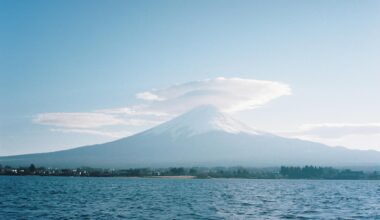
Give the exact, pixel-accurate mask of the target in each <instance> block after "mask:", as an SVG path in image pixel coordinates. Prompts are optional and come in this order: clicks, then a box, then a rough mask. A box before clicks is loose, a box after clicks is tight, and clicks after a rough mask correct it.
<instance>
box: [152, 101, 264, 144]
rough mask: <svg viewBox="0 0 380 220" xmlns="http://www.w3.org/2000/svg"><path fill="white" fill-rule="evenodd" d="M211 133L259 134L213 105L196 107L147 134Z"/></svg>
mask: <svg viewBox="0 0 380 220" xmlns="http://www.w3.org/2000/svg"><path fill="white" fill-rule="evenodd" d="M210 131H223V132H227V133H232V134H237V133H249V134H258V132H257V131H255V130H254V129H252V128H250V127H248V126H246V125H244V124H243V123H241V122H239V121H237V120H235V119H233V118H231V117H230V116H228V115H226V114H224V113H222V112H220V111H219V110H218V109H217V108H216V107H214V106H212V105H203V106H199V107H196V108H194V109H192V110H190V111H189V112H186V113H184V114H182V115H180V116H178V117H176V118H174V119H172V120H170V121H168V122H166V123H163V124H161V125H159V126H157V127H154V128H153V129H151V130H148V131H147V133H153V134H170V135H171V136H172V137H178V136H186V137H190V136H194V135H198V134H203V133H207V132H210Z"/></svg>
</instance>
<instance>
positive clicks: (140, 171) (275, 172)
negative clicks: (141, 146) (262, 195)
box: [0, 164, 380, 179]
mask: <svg viewBox="0 0 380 220" xmlns="http://www.w3.org/2000/svg"><path fill="white" fill-rule="evenodd" d="M0 175H9V176H25V175H36V176H83V177H163V176H193V177H195V178H247V179H380V172H377V171H374V172H363V171H352V170H349V169H336V168H332V167H316V166H304V167H299V166H281V167H280V168H247V167H212V168H206V167H191V168H186V167H170V168H130V169H99V168H91V167H81V168H76V169H67V168H65V169H62V168H45V167H37V166H35V165H34V164H31V165H30V166H24V167H17V168H15V167H11V166H2V165H1V164H0Z"/></svg>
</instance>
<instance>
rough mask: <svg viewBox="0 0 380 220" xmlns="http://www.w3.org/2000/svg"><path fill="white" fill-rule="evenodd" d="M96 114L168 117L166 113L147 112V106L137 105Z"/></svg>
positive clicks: (103, 110) (101, 110)
mask: <svg viewBox="0 0 380 220" xmlns="http://www.w3.org/2000/svg"><path fill="white" fill-rule="evenodd" d="M96 112H99V113H104V114H117V115H128V116H157V117H158V116H167V115H168V114H167V113H165V112H159V111H153V110H147V106H146V105H136V106H131V107H124V108H110V109H100V110H96Z"/></svg>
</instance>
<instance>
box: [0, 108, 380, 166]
mask: <svg viewBox="0 0 380 220" xmlns="http://www.w3.org/2000/svg"><path fill="white" fill-rule="evenodd" d="M31 163H34V164H36V165H38V166H46V167H73V168H74V167H81V166H90V167H109V168H130V167H173V166H186V167H191V166H281V165H323V166H373V165H377V166H378V165H380V152H377V151H360V150H349V149H346V148H343V147H329V146H326V145H324V144H320V143H314V142H310V141H303V140H298V139H290V138H283V137H279V136H276V135H273V134H269V133H265V132H259V131H256V130H254V129H251V128H249V127H247V126H245V125H244V124H242V123H241V122H238V121H236V120H234V119H232V118H230V117H229V116H227V115H225V114H223V113H221V112H219V111H218V110H217V109H216V108H214V107H212V106H201V107H198V108H195V109H193V110H191V111H189V112H187V113H184V114H182V115H180V116H178V117H176V118H174V119H172V120H170V121H168V122H165V123H163V124H161V125H158V126H156V127H154V128H151V129H149V130H147V131H144V132H141V133H138V134H135V135H133V136H130V137H126V138H122V139H119V140H116V141H112V142H108V143H104V144H97V145H91V146H84V147H78V148H73V149H70V150H64V151H57V152H51V153H40V154H27V155H18V156H8V157H0V164H3V165H14V166H19V165H29V164H31Z"/></svg>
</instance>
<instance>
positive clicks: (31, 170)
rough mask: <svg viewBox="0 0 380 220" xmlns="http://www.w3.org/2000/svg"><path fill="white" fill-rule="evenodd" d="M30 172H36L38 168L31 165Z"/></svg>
mask: <svg viewBox="0 0 380 220" xmlns="http://www.w3.org/2000/svg"><path fill="white" fill-rule="evenodd" d="M29 171H30V172H31V173H34V172H36V166H34V164H30V166H29Z"/></svg>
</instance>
